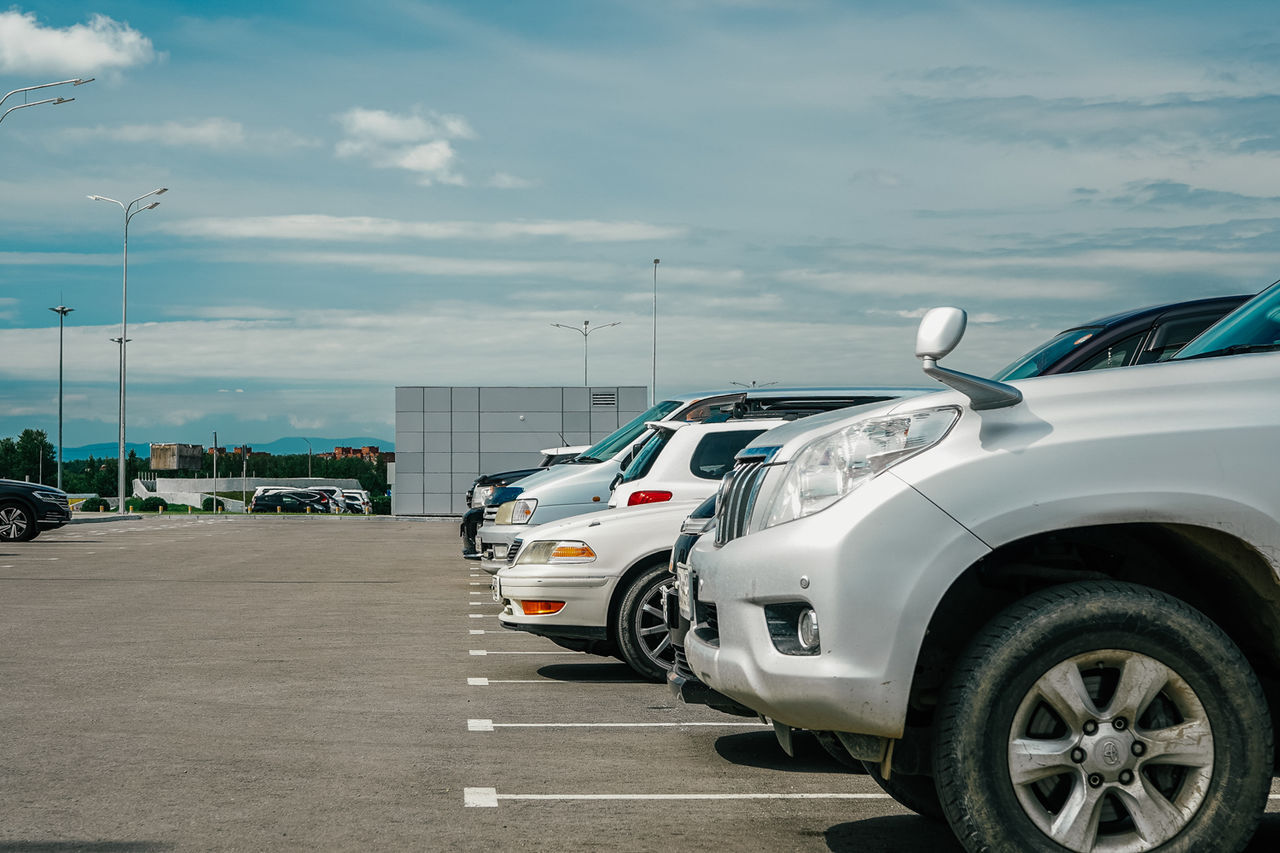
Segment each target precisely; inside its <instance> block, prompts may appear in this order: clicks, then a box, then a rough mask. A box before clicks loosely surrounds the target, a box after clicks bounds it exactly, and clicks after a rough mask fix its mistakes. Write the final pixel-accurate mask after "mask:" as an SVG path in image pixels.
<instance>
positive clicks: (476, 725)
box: [467, 720, 769, 732]
mask: <svg viewBox="0 0 1280 853" xmlns="http://www.w3.org/2000/svg"><path fill="white" fill-rule="evenodd" d="M685 726H697V727H700V728H730V729H751V728H755V729H763V728H768V727H769V724H767V723H762V722H759V721H758V720H753V721H752V722H749V723H743V722H736V721H735V722H725V723H720V722H715V723H495V722H494V721H493V720H467V731H469V732H491V731H493V730H495V729H678V728H683V727H685Z"/></svg>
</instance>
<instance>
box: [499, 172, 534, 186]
mask: <svg viewBox="0 0 1280 853" xmlns="http://www.w3.org/2000/svg"><path fill="white" fill-rule="evenodd" d="M533 185H534V183H533V181H528V180H525V179H524V178H518V177H516V176H515V175H508V174H507V173H506V172H495V173H494V174H493V176H492V177H491V178H489V186H491V187H494V188H495V189H500V190H524V189H528V188H529V187H532V186H533Z"/></svg>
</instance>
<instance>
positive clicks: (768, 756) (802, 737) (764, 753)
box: [716, 729, 856, 775]
mask: <svg viewBox="0 0 1280 853" xmlns="http://www.w3.org/2000/svg"><path fill="white" fill-rule="evenodd" d="M792 748H793V749H794V750H795V753H796V754H795V757H794V758H792V757H791V756H789V755H787V754H786V753H785V752H783V751H782V747H780V746H778V739H777V738H776V737H774V736H773V731H772V730H771V729H766V730H763V731H758V732H742V733H740V734H732V735H725V736H724V737H720V738H716V752H718V753H719V754H720V757H721V758H723V759H724V760H725V761H728V762H730V763H732V764H738V765H741V766H743V767H760V768H763V769H765V770H782V771H788V772H791V773H839V774H841V775H849V774H851V773H854V772H856V771H854V770H853V769H851V768H848V767H845V766H844V765H842V764H840V762H838V761H836V760H835V759H834V758H832V757H831V756H830V755H828V754H827V751H826V750H825V749H823V748H822V746H821V744H819V743H818V742H817V741H816V740H814V738H813V736H812V735H810V734H808V733H806V732H796V734H795V735H794V737H793V740H792Z"/></svg>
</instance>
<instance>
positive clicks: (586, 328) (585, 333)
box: [551, 320, 622, 387]
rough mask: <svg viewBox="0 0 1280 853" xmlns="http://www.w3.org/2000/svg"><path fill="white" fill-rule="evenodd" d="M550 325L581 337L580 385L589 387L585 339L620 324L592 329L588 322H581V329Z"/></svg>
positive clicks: (606, 324)
mask: <svg viewBox="0 0 1280 853" xmlns="http://www.w3.org/2000/svg"><path fill="white" fill-rule="evenodd" d="M551 325H553V326H555V327H556V328H557V329H568V330H569V331H571V332H577V333H578V334H580V335H582V384H583V386H584V387H590V383H589V382H587V338H588V337H589V336H590V335H591V333H592V332H598V331H600V330H601V329H607V328H609V327H610V326H621V325H622V323H620V322H619V323H605V324H604V325H603V326H596V327H595V328H594V329H593V328H591V321H590V320H583V321H582V328H581V329H579V328H578V327H577V326H566V325H565V324H564V323H552V324H551Z"/></svg>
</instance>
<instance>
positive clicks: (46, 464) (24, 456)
mask: <svg viewBox="0 0 1280 853" xmlns="http://www.w3.org/2000/svg"><path fill="white" fill-rule="evenodd" d="M0 476H3V477H7V478H9V479H11V480H30V481H31V482H33V483H42V482H43V483H48V482H54V483H56V482H57V481H58V468H57V461H56V458H55V457H54V453H53V445H52V444H50V443H49V437H48V436H47V435H46V434H45V431H44V430H42V429H24V430H23V431H22V434H21V435H19V436H18V438H17V440H16V441H15V440H14V439H12V438H4V439H0Z"/></svg>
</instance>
